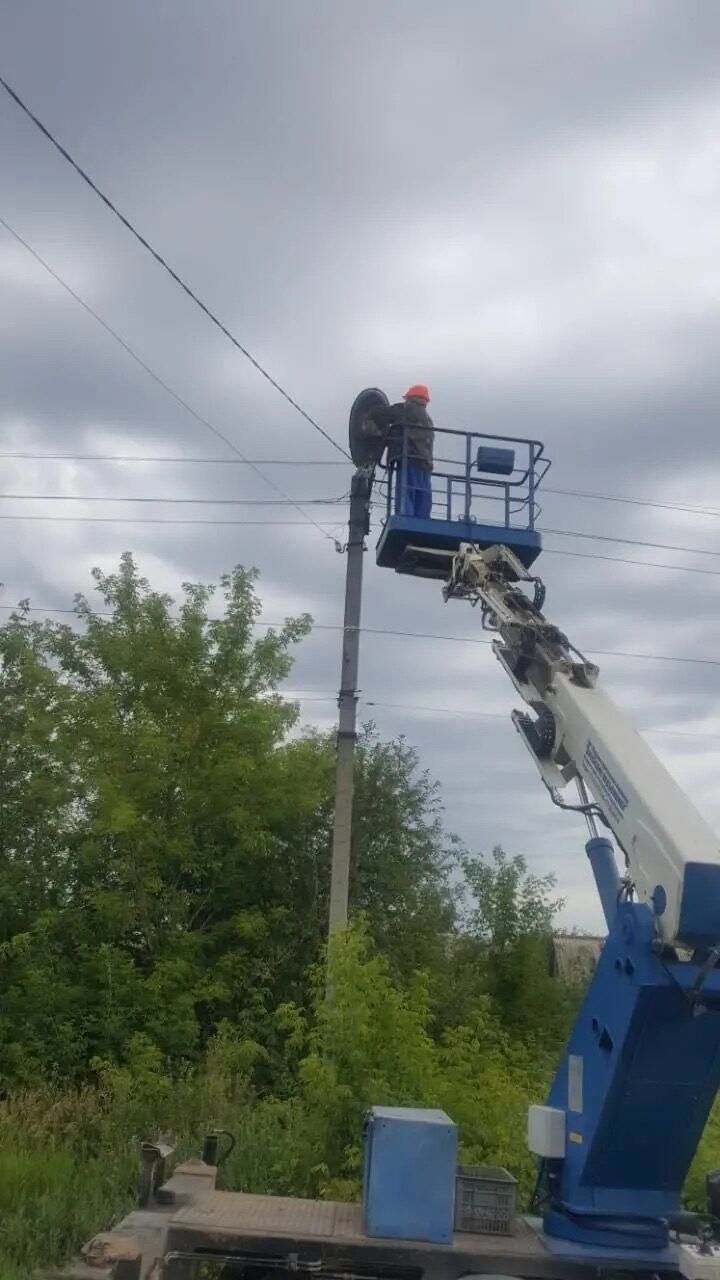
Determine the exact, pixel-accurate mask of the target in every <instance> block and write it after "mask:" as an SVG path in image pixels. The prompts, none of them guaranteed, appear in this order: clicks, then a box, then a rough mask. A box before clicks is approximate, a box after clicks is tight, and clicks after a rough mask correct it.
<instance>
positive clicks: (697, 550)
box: [538, 527, 720, 556]
mask: <svg viewBox="0 0 720 1280" xmlns="http://www.w3.org/2000/svg"><path fill="white" fill-rule="evenodd" d="M538 533H549V534H552V535H553V536H554V537H558V538H587V539H588V540H589V541H590V542H614V543H618V544H621V545H623V546H626V547H651V548H652V549H653V550H655V551H682V552H685V553H686V554H687V555H691V556H720V551H708V550H706V549H705V548H703V547H678V546H675V544H674V543H671V542H646V541H644V540H643V539H641V538H618V537H616V536H613V535H611V534H607V533H583V532H581V531H578V530H577V529H544V528H540V527H538Z"/></svg>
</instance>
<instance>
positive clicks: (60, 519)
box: [0, 499, 720, 578]
mask: <svg viewBox="0 0 720 1280" xmlns="http://www.w3.org/2000/svg"><path fill="white" fill-rule="evenodd" d="M169 501H171V499H169ZM301 514H304V513H302V512H301ZM0 520H17V521H31V522H35V523H44V524H118V525H120V524H122V525H129V524H136V525H144V524H147V525H159V524H167V525H193V524H197V525H217V526H238V525H256V526H257V525H265V526H266V527H268V528H275V527H288V526H294V527H300V526H305V527H307V526H308V520H229V519H225V520H223V519H218V518H217V517H215V518H213V519H185V518H183V517H181V516H178V517H169V518H161V517H150V516H45V515H24V514H23V515H17V514H15V513H14V512H8V513H5V512H3V513H0ZM309 522H310V524H312V525H313V526H314V527H315V528H316V529H320V530H322V531H323V532H324V530H325V529H338V528H340V527H342V526H341V525H339V524H338V521H332V520H324V521H320V520H310V521H309ZM325 536H326V537H329V536H330V535H329V534H326V535H325ZM332 540H333V541H334V539H332ZM543 555H544V556H571V557H572V558H573V559H577V560H602V561H603V562H604V563H605V564H622V565H626V564H627V565H633V566H635V567H637V568H641V569H660V570H663V571H664V572H667V573H683V574H685V573H699V574H702V576H703V577H706V578H720V570H718V569H696V568H695V567H694V566H692V565H683V564H656V563H654V562H653V561H651V560H631V559H629V558H628V557H627V556H604V555H601V554H599V553H598V554H596V553H593V552H592V551H567V550H565V549H562V548H560V547H544V548H543Z"/></svg>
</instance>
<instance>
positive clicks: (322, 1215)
mask: <svg viewBox="0 0 720 1280" xmlns="http://www.w3.org/2000/svg"><path fill="white" fill-rule="evenodd" d="M539 1225H540V1224H539V1222H538V1224H537V1226H538V1228H539ZM168 1249H169V1250H172V1249H177V1250H178V1251H183V1252H185V1251H187V1252H194V1251H196V1250H197V1251H199V1252H200V1253H202V1252H204V1251H207V1252H208V1253H212V1252H213V1251H217V1252H227V1254H233V1253H240V1254H242V1253H245V1254H251V1255H253V1256H254V1257H255V1258H257V1257H258V1255H263V1256H267V1257H272V1258H274V1259H277V1261H278V1263H280V1261H281V1259H284V1258H287V1257H288V1256H289V1255H290V1254H295V1255H297V1256H298V1257H299V1258H300V1260H301V1261H305V1262H314V1263H315V1265H316V1267H317V1269H318V1270H320V1268H322V1270H323V1271H327V1272H328V1273H330V1274H333V1273H334V1274H337V1271H338V1270H340V1271H342V1272H345V1273H347V1272H348V1271H349V1270H350V1269H353V1270H354V1274H356V1275H357V1274H358V1272H360V1273H361V1272H362V1271H365V1272H368V1271H377V1272H378V1273H380V1274H382V1273H383V1272H385V1273H386V1274H387V1275H388V1276H392V1275H393V1273H395V1274H397V1275H413V1274H414V1275H416V1276H418V1277H419V1276H423V1277H425V1278H426V1280H457V1278H459V1277H460V1276H469V1275H472V1274H476V1275H482V1274H485V1275H490V1274H494V1275H507V1276H521V1277H529V1278H532V1277H538V1280H558V1278H562V1280H581V1278H582V1280H587V1278H588V1275H589V1274H593V1273H595V1274H597V1272H598V1271H599V1270H600V1269H601V1267H602V1266H603V1265H604V1266H607V1263H608V1261H609V1260H610V1259H608V1258H607V1257H606V1258H604V1259H598V1261H597V1262H595V1260H594V1259H591V1258H589V1257H588V1256H587V1254H585V1255H584V1256H582V1255H581V1256H575V1257H572V1256H571V1257H568V1256H567V1255H565V1256H562V1257H558V1256H557V1254H556V1253H555V1252H554V1251H551V1250H550V1249H549V1248H548V1247H547V1246H546V1244H545V1243H544V1241H543V1239H542V1238H541V1237H540V1235H539V1234H538V1231H537V1230H535V1228H534V1226H533V1225H531V1223H529V1222H527V1221H525V1220H523V1219H519V1220H518V1223H517V1230H516V1233H515V1234H514V1235H512V1236H492V1235H474V1234H471V1233H470V1232H464V1231H463V1232H457V1233H456V1235H455V1237H454V1239H453V1242H452V1244H451V1245H439V1244H429V1243H426V1242H423V1241H415V1240H384V1239H376V1238H370V1237H368V1236H366V1235H364V1233H363V1229H362V1219H361V1208H360V1205H357V1204H340V1203H336V1202H333V1201H318V1200H299V1199H287V1198H285V1197H282V1196H256V1195H245V1194H243V1193H242V1192H230V1191H208V1192H203V1193H202V1194H201V1195H200V1196H198V1197H197V1198H195V1199H193V1201H192V1202H191V1203H190V1204H188V1205H186V1206H185V1207H184V1208H182V1209H179V1210H178V1211H177V1212H175V1213H174V1214H173V1216H172V1218H171V1220H170V1222H169V1224H168ZM612 1262H613V1264H614V1266H615V1267H617V1268H618V1269H620V1270H622V1269H624V1267H627V1265H628V1261H627V1259H625V1260H624V1262H623V1260H620V1258H619V1257H617V1255H616V1256H615V1257H614V1258H613V1259H612ZM633 1262H635V1265H636V1267H637V1266H638V1264H639V1269H640V1270H644V1269H645V1268H644V1267H643V1264H642V1261H641V1260H640V1259H637V1260H635V1259H633ZM655 1265H657V1264H655ZM648 1269H651V1268H648Z"/></svg>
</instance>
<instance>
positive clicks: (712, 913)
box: [444, 544, 720, 948]
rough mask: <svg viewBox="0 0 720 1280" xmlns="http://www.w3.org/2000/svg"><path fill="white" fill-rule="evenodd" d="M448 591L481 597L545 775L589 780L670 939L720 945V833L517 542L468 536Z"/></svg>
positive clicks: (642, 895)
mask: <svg viewBox="0 0 720 1280" xmlns="http://www.w3.org/2000/svg"><path fill="white" fill-rule="evenodd" d="M523 583H524V584H528V583H529V584H530V585H531V586H532V588H533V594H532V598H531V597H529V596H528V595H527V594H526V592H525V591H524V590H523V589H522V587H521V584H523ZM444 595H445V599H446V600H449V599H452V598H464V599H467V600H469V601H470V602H471V603H472V604H480V606H481V608H482V613H483V626H484V627H485V629H486V630H490V631H493V632H495V633H496V637H497V638H496V640H495V641H494V644H493V650H494V652H495V655H496V657H497V658H498V659H499V661H500V662H501V664H502V666H503V667H504V668H505V670H506V671H507V673H508V675H509V676H510V679H511V680H512V682H513V684H514V685H515V688H516V689H517V691H518V693H519V694H520V695H521V697H522V698H523V700H524V701H525V703H527V705H528V706H529V707H530V708H531V710H532V712H533V713H534V714H533V715H528V713H527V712H518V711H516V712H514V713H513V722H514V724H515V727H516V729H517V730H518V731H519V733H520V734H521V736H522V738H523V741H524V742H525V745H526V746H527V748H528V750H529V751H530V753H531V755H532V756H533V758H534V760H535V763H536V765H537V767H538V769H539V771H540V775H541V777H542V779H543V782H544V783H545V784H546V786H547V787H548V788H549V790H550V791H551V794H552V795H553V798H554V799H555V800H556V802H557V803H560V804H562V801H561V800H560V799H559V793H560V792H561V791H562V789H563V788H564V787H565V786H566V785H567V784H568V783H569V782H571V781H573V780H580V781H581V782H582V783H583V784H584V785H585V786H586V787H587V789H588V791H589V792H590V795H591V796H592V798H593V801H594V805H592V806H591V812H593V813H595V814H597V815H599V816H600V817H601V818H602V820H603V821H604V822H605V823H606V824H607V825H608V826H609V827H610V828H611V829H612V831H613V833H614V835H615V837H616V839H617V841H618V844H619V845H620V847H621V849H622V850H623V852H624V854H625V858H626V861H627V867H628V874H629V878H630V880H631V881H632V883H633V884H634V886H635V889H636V892H637V896H638V899H639V901H641V902H644V903H646V904H647V905H648V906H649V907H650V908H651V910H652V912H653V914H654V917H655V920H656V926H657V931H658V934H659V936H660V937H661V938H662V940H663V941H664V942H666V943H670V944H672V943H675V942H677V943H680V944H683V945H685V946H690V947H699V948H703V947H714V946H716V945H717V944H718V943H720V841H718V837H717V836H716V834H715V832H714V831H712V829H711V828H710V827H709V826H708V824H707V823H706V822H705V820H704V818H702V817H701V815H700V814H699V813H698V811H697V810H696V809H695V807H694V805H693V804H692V803H691V801H690V800H689V799H688V797H687V796H686V795H685V793H684V792H683V791H682V789H681V788H680V787H679V786H678V784H677V783H676V782H675V781H674V779H673V778H672V777H671V776H670V774H669V773H668V772H667V770H666V769H665V768H664V767H663V765H661V763H660V761H659V760H658V759H657V757H656V756H655V755H654V753H653V751H652V750H651V749H650V747H649V746H648V744H647V743H646V742H645V740H644V739H643V738H641V736H640V735H639V734H638V733H637V732H636V730H635V729H634V728H632V726H631V725H630V724H628V722H627V720H626V719H625V716H624V715H623V713H622V712H621V711H620V710H619V708H618V707H617V706H616V705H615V703H614V702H613V701H612V699H611V698H609V697H608V695H607V694H606V693H605V692H604V691H603V690H602V689H601V688H600V687H599V685H598V676H599V670H598V667H597V666H595V664H594V663H592V662H589V661H588V660H587V659H586V658H585V657H584V656H583V655H582V654H581V653H580V652H579V651H578V650H577V649H575V648H574V646H573V645H572V644H571V643H570V641H569V640H568V638H567V636H565V635H564V633H563V632H562V631H561V630H560V629H559V628H558V627H557V626H555V625H554V624H553V623H551V622H548V620H547V619H546V618H545V616H544V614H543V613H542V605H543V602H544V589H543V588H542V584H541V583H540V582H539V579H537V578H536V577H534V576H533V575H531V574H530V573H529V572H528V571H527V570H526V569H525V568H524V566H523V565H522V564H521V563H520V561H519V560H518V559H517V557H516V556H514V555H513V553H512V552H511V551H509V550H508V548H507V547H503V546H497V547H491V548H489V549H488V550H486V551H478V550H476V549H475V548H473V547H472V546H471V545H469V544H464V545H463V546H462V547H461V548H460V551H459V552H458V554H457V555H456V557H455V560H454V563H453V568H452V572H451V575H450V578H449V581H448V583H447V585H446V587H445V590H444ZM568 807H569V806H568ZM573 807H577V806H573ZM581 808H582V810H583V811H586V808H587V807H586V806H581Z"/></svg>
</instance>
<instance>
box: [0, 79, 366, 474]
mask: <svg viewBox="0 0 720 1280" xmlns="http://www.w3.org/2000/svg"><path fill="white" fill-rule="evenodd" d="M0 85H2V87H3V89H5V91H6V92H7V93H8V94H9V95H10V97H11V98H12V99H13V101H14V102H15V103H17V105H18V106H19V107H20V110H21V111H24V113H25V115H26V116H27V117H28V119H29V120H32V122H33V124H34V125H36V126H37V128H38V129H39V130H40V132H41V133H43V134H44V135H45V137H46V138H47V139H48V141H49V142H51V143H52V145H53V146H54V147H55V149H56V150H57V151H59V152H60V155H61V156H62V157H63V159H64V160H67V162H68V164H70V165H71V166H72V168H73V169H74V170H75V172H76V173H77V174H78V176H79V177H81V178H82V180H83V182H86V183H87V185H88V186H89V187H90V189H91V191H94V192H95V195H96V196H98V197H99V198H100V199H101V200H102V202H103V204H104V205H105V206H106V207H107V208H108V209H109V210H110V212H111V213H113V214H114V215H115V217H116V218H117V219H118V220H119V221H120V222H121V223H122V224H123V226H124V227H126V228H127V230H128V231H129V232H130V233H131V235H133V236H134V237H135V239H136V240H137V242H138V244H140V245H142V247H143V249H146V250H147V252H148V253H149V254H150V255H151V257H153V258H154V259H155V261H156V262H157V263H158V265H159V266H160V267H162V269H163V270H164V271H166V272H167V274H168V275H169V276H170V278H171V279H172V280H174V281H175V283H176V284H177V285H179V286H180V288H181V289H182V290H183V292H184V293H186V294H187V296H188V298H190V299H191V301H192V302H194V303H195V305H196V306H197V307H199V308H200V310H201V311H202V312H203V313H204V314H205V315H206V316H207V318H208V320H210V321H211V322H212V324H214V325H215V326H216V328H218V329H219V330H220V332H221V333H222V334H224V335H225V337H226V338H228V339H229V340H230V342H232V344H233V346H234V347H236V348H237V350H238V351H240V352H241V354H242V355H244V356H245V359H246V360H249V361H250V363H251V365H253V367H254V368H255V369H257V371H258V373H260V374H262V376H263V378H265V379H266V380H267V381H268V382H269V383H270V385H271V386H273V387H274V388H275V390H276V391H279V392H280V395H281V396H283V397H284V399H285V400H287V402H288V404H291V405H292V407H293V409H296V410H297V412H298V413H299V414H300V415H301V416H302V417H303V418H304V419H305V421H306V422H309V423H310V426H311V427H314V428H315V430H316V431H319V432H320V435H321V436H323V437H324V439H325V440H327V442H328V444H331V445H332V447H333V449H337V451H338V453H342V454H343V455H344V456H345V457H346V458H349V457H350V455H349V453H347V452H346V450H345V449H343V447H342V445H340V444H338V442H337V440H334V439H333V437H332V436H331V435H329V434H328V432H327V431H325V430H324V429H323V427H321V426H320V424H319V423H318V422H316V421H315V419H314V418H312V417H311V416H310V414H309V413H307V412H306V410H305V409H303V407H302V405H300V404H298V402H297V400H294V399H293V397H292V396H291V395H290V394H289V392H287V391H286V390H285V388H284V387H283V386H281V385H280V383H279V382H278V381H277V380H276V379H275V378H273V376H272V374H270V373H268V370H267V369H266V368H265V367H264V366H263V365H261V364H260V361H259V360H256V359H255V356H254V355H252V353H251V352H250V351H248V349H247V347H245V346H243V344H242V343H241V342H240V341H239V340H238V339H237V338H236V337H235V335H234V333H231V332H230V330H229V329H228V328H227V326H226V325H224V324H223V322H222V321H221V320H219V319H218V317H217V316H216V315H215V312H214V311H211V310H210V308H209V307H208V306H207V304H206V303H204V302H203V301H202V299H201V298H199V297H198V295H197V294H196V293H195V292H194V291H193V290H192V289H191V288H190V286H189V285H188V284H186V283H185V281H184V280H183V278H182V276H180V275H178V273H177V271H175V270H174V269H173V267H171V266H170V264H169V263H168V262H167V261H166V259H165V258H164V257H163V256H162V254H161V253H159V252H158V250H157V249H155V248H154V247H153V246H152V245H151V244H150V241H149V240H146V239H145V236H143V235H141V233H140V232H139V231H138V229H137V227H135V226H134V225H133V223H132V222H131V221H130V219H129V218H126V217H125V214H124V213H121V212H120V210H119V209H118V207H117V205H115V204H113V202H112V200H111V199H110V197H109V196H107V195H105V192H104V191H101V189H100V187H99V186H98V185H97V183H96V182H94V181H93V179H92V178H91V177H90V175H89V174H88V173H87V172H86V171H85V169H83V168H82V166H81V165H80V164H78V162H77V160H75V159H74V158H73V156H71V154H70V152H69V151H67V150H66V148H65V147H63V146H62V144H61V143H60V142H59V141H58V139H57V138H56V137H55V135H54V134H53V133H51V132H50V130H49V129H48V128H47V126H46V125H44V124H43V122H42V120H40V119H39V118H38V117H37V116H36V115H35V113H34V112H33V111H31V110H30V107H28V105H27V104H26V103H25V102H23V100H22V98H21V97H20V95H19V94H18V93H16V92H15V90H14V89H12V88H11V87H10V85H9V84H8V82H7V80H4V79H3V77H2V76H0Z"/></svg>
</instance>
